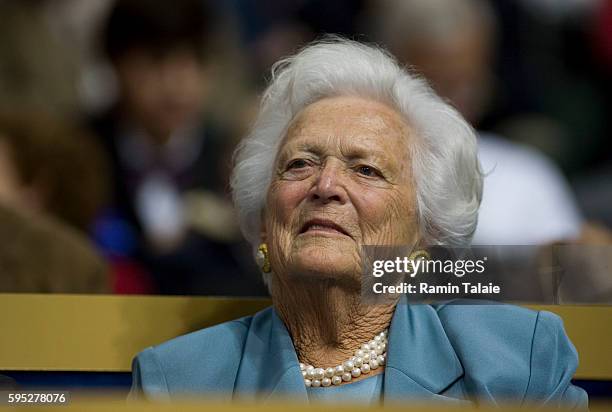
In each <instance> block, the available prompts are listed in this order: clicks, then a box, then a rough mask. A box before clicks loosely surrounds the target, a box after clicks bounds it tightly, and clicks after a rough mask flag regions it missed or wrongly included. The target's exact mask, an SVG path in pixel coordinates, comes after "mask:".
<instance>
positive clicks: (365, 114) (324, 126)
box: [284, 96, 409, 149]
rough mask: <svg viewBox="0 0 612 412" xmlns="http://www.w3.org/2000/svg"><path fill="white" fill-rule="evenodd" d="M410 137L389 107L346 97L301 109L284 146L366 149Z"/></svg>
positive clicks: (288, 132) (324, 100) (404, 126)
mask: <svg viewBox="0 0 612 412" xmlns="http://www.w3.org/2000/svg"><path fill="white" fill-rule="evenodd" d="M408 134H409V128H408V125H407V124H406V122H405V121H404V119H403V118H402V117H401V115H400V114H399V113H398V112H397V111H395V110H394V109H392V108H391V107H389V106H387V105H386V104H383V103H380V102H377V101H374V100H368V99H364V98H359V97H352V96H343V97H332V98H326V99H322V100H319V101H318V102H316V103H313V104H311V105H309V106H307V107H306V108H305V109H304V110H302V111H301V112H300V113H299V114H298V115H297V116H296V117H295V119H294V120H293V121H292V123H291V125H290V127H289V128H288V130H287V135H286V139H285V141H284V144H285V145H287V144H290V145H291V146H294V145H295V146H307V145H317V146H320V145H322V144H325V143H336V144H341V145H344V146H361V147H364V148H366V149H367V148H368V147H371V146H381V145H382V146H387V145H389V144H390V145H396V144H397V143H399V141H403V140H404V139H406V138H407V137H408ZM402 144H404V143H403V142H402Z"/></svg>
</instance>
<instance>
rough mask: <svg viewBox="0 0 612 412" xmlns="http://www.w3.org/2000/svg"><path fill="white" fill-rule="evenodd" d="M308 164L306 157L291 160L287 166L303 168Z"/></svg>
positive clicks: (289, 167)
mask: <svg viewBox="0 0 612 412" xmlns="http://www.w3.org/2000/svg"><path fill="white" fill-rule="evenodd" d="M306 166H308V163H306V160H304V159H295V160H292V161H291V162H289V165H288V166H287V169H301V168H303V167H306Z"/></svg>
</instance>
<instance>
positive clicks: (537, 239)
mask: <svg viewBox="0 0 612 412" xmlns="http://www.w3.org/2000/svg"><path fill="white" fill-rule="evenodd" d="M371 13H372V14H371V16H372V21H373V22H374V24H375V27H374V28H373V32H374V33H375V36H376V37H377V38H378V40H380V41H381V42H382V43H383V44H385V45H386V46H387V47H389V48H390V50H391V51H392V52H393V53H394V54H395V55H396V56H397V57H398V59H400V61H403V62H404V63H405V64H406V65H408V66H411V67H413V68H414V69H415V70H416V71H418V72H420V73H422V74H423V75H424V76H425V77H426V78H427V79H428V80H429V81H430V82H431V84H432V87H434V89H435V90H436V91H437V92H438V93H439V94H440V95H441V96H443V97H445V98H446V99H448V100H449V101H450V102H451V104H453V105H454V106H455V107H456V108H457V109H458V110H459V111H460V112H461V113H462V114H463V115H464V116H465V117H466V118H467V119H468V120H469V121H470V123H472V125H474V126H475V127H476V128H478V126H479V124H480V123H481V121H482V119H483V118H484V116H485V115H486V114H487V111H488V110H490V108H491V106H492V105H493V102H494V100H495V98H496V96H495V93H497V92H498V90H499V86H498V85H497V83H496V82H497V80H496V78H495V76H494V73H493V70H492V59H493V57H494V54H495V52H496V44H497V36H498V31H497V21H496V16H495V14H494V12H493V10H492V9H491V7H490V5H489V3H488V2H486V1H484V0H452V1H451V0H385V1H382V2H376V3H373V5H372V9H371ZM478 146H479V160H480V162H481V164H482V167H483V171H484V172H485V174H486V176H485V180H484V188H483V198H482V204H481V208H480V212H479V218H478V226H477V229H476V232H475V234H474V241H473V242H474V244H475V245H543V246H546V248H543V249H540V251H539V253H540V254H539V256H540V257H542V256H546V258H545V259H543V260H541V261H540V265H543V266H540V268H541V269H544V270H543V271H542V272H541V273H546V274H547V275H542V279H541V280H542V290H547V289H548V288H549V287H550V284H549V283H550V279H549V276H548V275H551V276H554V274H552V272H551V271H554V270H559V268H563V269H562V270H561V271H560V272H557V273H561V274H562V278H563V279H562V281H561V286H560V287H559V289H558V290H557V292H558V293H559V294H560V299H563V300H565V301H568V302H569V301H573V302H593V303H595V302H608V301H611V299H612V276H610V272H609V265H610V264H611V263H612V262H610V260H609V258H607V257H606V256H608V255H609V252H607V251H608V250H609V246H606V245H610V244H612V242H611V240H612V236H611V234H610V231H609V230H608V229H607V228H605V227H602V226H599V225H597V224H595V223H591V222H586V221H585V220H584V219H583V217H582V215H581V212H580V210H579V208H578V204H577V201H576V198H575V196H574V194H573V192H572V190H571V188H570V186H569V184H568V182H567V181H566V179H565V177H564V176H563V174H562V173H561V171H560V169H559V168H558V167H557V165H555V164H554V163H553V162H552V161H551V160H550V159H549V158H548V157H546V155H544V154H543V153H542V152H540V151H538V150H537V149H536V148H534V147H532V146H528V145H525V144H521V143H516V142H514V141H511V140H508V139H505V138H504V137H502V136H499V135H496V134H493V133H489V132H483V131H480V132H479V133H478ZM563 244H574V245H592V247H591V248H590V249H589V248H588V247H587V248H584V247H583V246H576V248H575V249H570V248H568V247H564V246H563ZM504 253H508V254H509V255H508V258H509V259H510V255H512V256H514V258H513V259H514V260H517V259H516V257H517V255H515V253H521V256H522V257H521V260H523V259H525V258H526V257H527V256H523V255H522V253H529V257H530V258H534V257H535V255H532V254H531V252H527V249H522V250H520V249H516V250H514V249H513V250H510V249H507V250H506V252H504ZM534 253H536V250H535V249H534ZM553 256H554V257H553ZM568 256H572V258H571V259H567V257H568ZM551 259H556V260H554V262H555V263H556V265H557V266H555V265H554V264H552V263H551V262H553V261H552V260H551ZM555 267H556V269H553V268H555ZM577 267H582V270H581V271H576V270H575V269H576V268H577ZM564 273H565V274H566V275H567V276H565V275H563V274H564ZM577 273H580V274H581V275H580V277H577V276H576V274H577ZM553 283H555V282H553ZM517 287H522V286H521V285H517ZM547 296H548V294H547Z"/></svg>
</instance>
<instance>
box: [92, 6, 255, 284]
mask: <svg viewBox="0 0 612 412" xmlns="http://www.w3.org/2000/svg"><path fill="white" fill-rule="evenodd" d="M211 27H212V12H211V10H209V9H208V7H206V4H205V2H202V1H199V0H187V1H181V2H177V3H170V2H149V1H143V0H119V1H117V2H116V4H115V5H114V7H113V8H112V10H111V12H110V15H109V17H108V20H107V22H106V28H105V32H104V36H103V40H104V48H105V51H106V53H107V55H108V57H109V59H110V60H111V63H112V65H113V67H114V70H115V73H116V77H117V82H118V86H119V99H118V101H117V104H116V105H115V106H114V107H113V108H112V109H111V110H110V111H109V112H108V113H107V114H106V115H104V116H103V117H101V118H100V119H97V120H96V121H95V122H94V129H95V130H96V131H97V134H98V135H99V136H100V137H101V138H102V141H103V143H104V146H105V147H106V149H107V152H108V153H109V155H110V158H111V161H112V169H113V183H114V199H113V202H112V205H111V208H110V210H109V213H107V214H106V216H105V218H104V219H102V220H101V222H100V225H99V226H98V232H97V237H98V238H99V239H100V241H101V243H102V244H104V245H105V247H106V248H107V250H109V251H110V252H111V253H114V254H121V255H124V256H129V257H132V258H134V259H136V260H138V261H139V262H141V263H142V264H143V265H144V267H145V270H146V271H147V272H149V273H150V274H152V275H153V277H154V278H155V280H156V281H157V282H158V286H159V291H160V292H161V293H170V294H230V293H234V294H243V295H251V294H258V293H263V292H264V290H265V289H264V288H263V285H261V284H260V282H259V280H258V279H257V277H255V276H253V277H252V279H251V278H250V277H248V276H246V277H241V278H232V274H233V273H236V274H238V273H242V274H244V273H249V272H255V269H254V268H250V267H249V268H245V267H241V265H242V262H247V259H244V258H242V254H243V253H245V254H248V250H247V248H246V247H243V245H242V243H241V242H240V241H239V239H240V238H239V233H238V229H237V225H236V224H235V218H234V216H233V212H232V208H231V206H230V203H229V201H228V200H227V199H226V198H225V196H224V195H225V193H224V192H225V191H226V186H227V183H226V182H227V176H228V174H229V170H225V165H224V164H223V161H224V159H228V153H229V151H230V149H231V148H229V147H228V146H229V144H230V139H228V136H227V133H224V132H223V131H222V128H220V127H219V126H218V125H215V124H213V122H212V121H210V119H209V118H208V116H207V108H206V104H205V102H206V100H207V96H208V90H209V88H210V83H211V82H212V81H213V80H212V79H211V78H210V76H209V66H210V65H209V62H208V60H209V59H210V58H211V56H210V51H211V47H212V45H211V41H210V38H211V37H212V35H213V33H212V28H211ZM228 163H229V162H228ZM228 169H229V166H228ZM236 276H237V275H236ZM236 286H238V287H236Z"/></svg>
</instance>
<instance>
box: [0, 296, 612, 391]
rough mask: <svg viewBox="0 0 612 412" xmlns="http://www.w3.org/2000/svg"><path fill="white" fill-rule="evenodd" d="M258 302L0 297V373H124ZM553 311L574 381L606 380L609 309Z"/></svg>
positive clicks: (261, 303) (611, 360)
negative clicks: (570, 349) (574, 363)
mask: <svg viewBox="0 0 612 412" xmlns="http://www.w3.org/2000/svg"><path fill="white" fill-rule="evenodd" d="M269 304H270V302H269V301H268V300H266V299H237V298H212V297H163V296H94V295H37V294H0V331H1V332H0V333H1V338H0V370H5V371H28V370H36V371H112V372H127V371H129V370H130V365H131V360H132V358H133V356H134V355H135V354H136V353H138V352H139V351H140V350H142V349H143V348H145V347H147V346H150V345H154V344H158V343H161V342H163V341H166V340H168V339H171V338H173V337H175V336H178V335H181V334H185V333H188V332H190V331H194V330H197V329H200V328H203V327H206V326H211V325H214V324H217V323H221V322H224V321H227V320H230V319H235V318H238V317H240V316H245V315H249V314H253V313H255V312H256V311H258V310H260V309H262V308H264V307H266V306H268V305H269ZM531 308H533V309H544V310H549V311H551V312H555V313H557V314H558V315H559V316H561V317H562V318H563V320H564V323H565V328H566V330H567V333H568V335H569V336H570V338H571V340H572V342H574V345H575V346H576V348H577V350H578V353H579V356H580V367H579V368H578V371H577V374H576V377H577V378H579V379H600V380H612V356H611V355H610V348H612V306H531Z"/></svg>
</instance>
